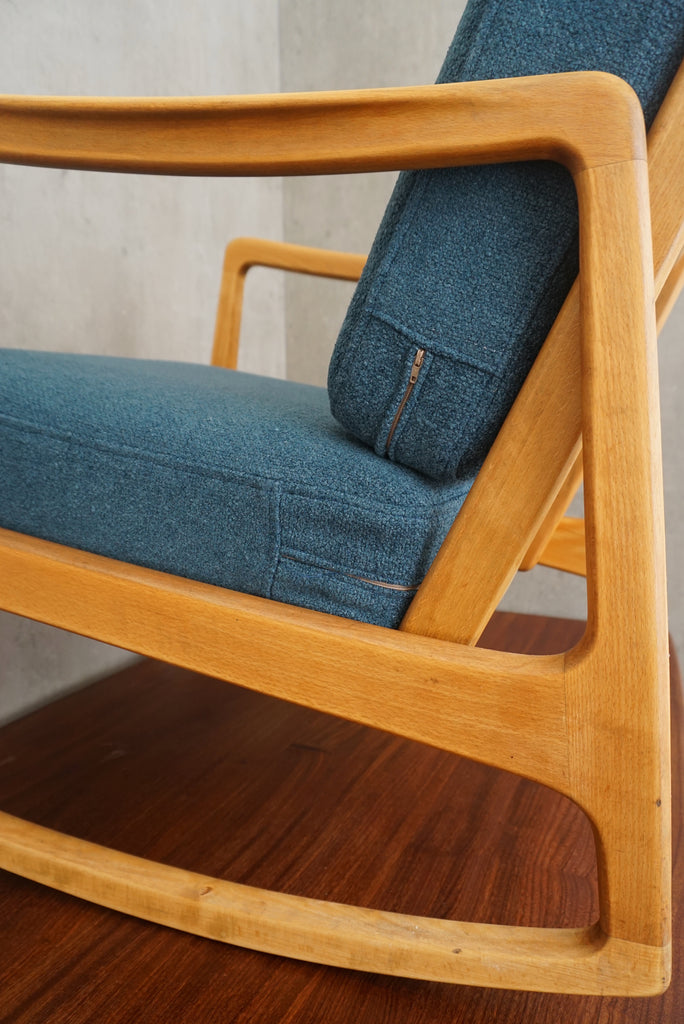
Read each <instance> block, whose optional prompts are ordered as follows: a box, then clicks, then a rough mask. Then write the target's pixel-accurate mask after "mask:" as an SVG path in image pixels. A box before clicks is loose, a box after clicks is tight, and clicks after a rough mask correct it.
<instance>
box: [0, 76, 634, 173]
mask: <svg viewBox="0 0 684 1024" xmlns="http://www.w3.org/2000/svg"><path fill="white" fill-rule="evenodd" d="M644 156H645V144H644V139H643V117H642V113H641V107H640V105H639V101H638V99H637V97H636V95H635V94H634V92H633V91H632V89H631V88H630V87H629V86H628V85H627V84H626V83H624V82H623V81H621V80H620V79H618V78H616V77H614V76H612V75H606V74H604V73H602V72H578V73H574V74H561V75H548V76H538V77H532V78H518V79H509V80H504V81H488V82H467V83H459V84H448V85H434V86H419V87H415V88H413V87H411V88H397V89H378V90H358V91H356V90H355V91H342V92H327V93H300V94H291V95H286V94H285V95H274V96H244V97H241V96H236V97H220V98H208V99H194V98H193V99H108V98H102V99H81V98H72V97H62V98H49V97H48V98H46V97H24V96H9V97H4V98H2V99H0V160H2V161H3V162H7V163H23V164H35V165H38V166H54V167H64V168H80V169H90V170H109V171H124V172H137V173H159V174H189V175H193V174H194V175H289V174H330V173H342V172H361V171H379V170H398V169H410V168H417V167H441V166H446V165H452V164H464V163H465V164H468V163H470V164H474V163H483V162H496V161H504V160H523V159H530V158H534V157H538V158H542V159H557V160H560V161H561V162H562V163H564V164H566V165H567V166H568V167H569V168H570V170H571V171H572V172H573V173H577V172H579V171H581V170H582V169H586V168H588V167H595V166H600V165H602V164H605V163H613V162H616V161H621V160H625V159H634V158H639V157H644Z"/></svg>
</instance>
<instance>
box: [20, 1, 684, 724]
mask: <svg viewBox="0 0 684 1024" xmlns="http://www.w3.org/2000/svg"><path fill="white" fill-rule="evenodd" d="M463 6H464V0H457V2H451V3H448V4H447V3H446V2H442V0H438V2H434V3H431V4H430V5H428V6H426V5H418V4H397V3H396V0H376V2H375V3H374V4H372V5H369V4H367V3H366V2H363V3H362V2H361V0H346V2H345V3H344V4H340V3H338V2H337V0H279V2H278V0H250V2H249V3H247V2H245V0H223V3H221V4H217V3H215V2H214V0H199V2H198V3H197V4H194V5H192V6H191V7H185V6H183V5H181V4H180V3H179V2H178V0H161V2H155V3H152V2H151V0H147V2H138V0H136V2H135V3H134V2H133V0H120V2H119V3H117V4H115V5H101V4H97V5H89V4H88V3H87V2H86V0H62V2H61V3H60V4H59V5H56V6H54V5H50V4H49V3H48V2H47V0H44V2H42V3H40V2H38V3H35V4H31V5H28V4H23V5H21V4H16V5H15V4H14V3H12V2H11V0H0V67H1V68H2V69H3V72H2V77H1V79H0V90H2V91H5V92H11V91H16V92H46V93H55V92H57V93H59V92H63V93H82V92H85V93H97V92H100V93H104V94H107V93H109V94H115V93H123V94H135V93H138V94H139V93H149V94H160V95H161V94H167V95H169V94H173V93H188V92H189V93H195V94H201V93H226V92H259V91H278V90H283V91H289V90H307V89H336V88H345V87H354V86H384V85H399V84H412V83H422V82H430V81H432V80H433V79H434V77H435V74H436V72H437V70H438V68H439V66H440V63H441V61H442V58H443V55H444V52H445V50H446V46H447V44H448V41H449V40H450V38H451V36H452V34H453V31H454V28H455V25H456V23H457V21H458V18H459V17H460V14H461V11H462V9H463ZM217 41H220V43H219V44H217ZM84 177H85V176H83V175H77V174H65V175H61V176H58V177H57V180H56V181H55V175H54V174H50V173H48V172H42V171H26V170H20V169H14V168H5V169H4V170H0V210H1V211H2V214H1V216H2V231H3V244H2V247H1V249H0V323H1V325H2V338H3V344H17V345H34V346H36V347H51V348H58V349H72V350H73V349H81V348H83V349H88V350H89V351H105V350H106V351H110V352H118V353H119V354H122V355H134V354H135V355H145V356H149V355H159V356H162V355H163V356H168V357H170V358H178V359H186V358H187V359H199V360H205V359H206V358H207V356H208V351H209V345H210V339H211V320H212V317H213V309H214V304H215V294H216V289H217V283H218V270H219V266H220V258H221V255H220V254H221V248H222V246H223V244H224V242H225V240H226V239H227V238H229V237H232V236H234V235H236V234H240V233H249V234H261V235H264V236H267V237H271V238H278V237H282V236H284V237H285V238H287V239H288V240H290V241H295V242H301V243H305V244H312V245H322V246H329V247H332V248H340V249H346V250H351V251H366V250H367V248H368V246H369V245H370V242H371V240H372V238H373V235H374V233H375V229H376V227H377V223H378V221H379V219H380V216H381V214H382V210H383V208H384V205H385V202H386V199H387V196H388V194H389V191H390V189H391V187H392V181H393V176H392V175H375V176H372V175H360V176H345V177H342V178H335V179H331V178H307V179H290V180H288V181H286V182H285V183H284V184H283V183H281V182H259V181H256V182H255V181H251V182H227V183H221V182H204V181H199V182H192V181H190V182H188V181H183V182H181V181H176V180H171V181H161V182H160V181H159V180H158V179H157V180H156V181H154V182H152V181H151V180H150V179H131V178H128V179H121V178H120V179H116V178H115V179H105V178H102V179H98V178H94V177H91V176H89V177H88V180H87V182H86V181H84V180H83V179H84ZM38 268H42V269H38ZM250 278H251V280H250V284H249V285H248V302H249V298H250V295H251V296H252V302H251V306H250V310H251V311H250V312H249V314H248V319H249V318H251V323H248V324H247V325H246V337H245V341H244V349H243V351H244V353H245V357H244V360H243V362H242V365H243V367H244V368H245V369H253V370H256V371H258V372H269V373H276V374H280V373H282V372H283V370H284V368H285V338H284V334H283V312H284V321H285V325H286V330H287V346H286V348H287V373H288V376H290V377H292V378H294V379H298V380H304V381H308V382H311V383H323V382H324V380H325V374H326V370H327V364H328V359H329V356H330V351H331V348H332V345H333V343H334V339H335V336H336V333H337V330H338V327H339V324H340V322H341V319H342V317H343V315H344V310H345V308H346V304H347V302H348V299H349V295H350V292H351V286H347V285H343V284H340V283H336V282H325V281H316V280H314V279H310V278H297V277H291V276H289V275H279V274H276V273H272V272H265V271H261V272H254V274H253V276H252V275H250ZM58 325H59V326H58ZM683 331H684V303H682V302H680V304H679V307H678V308H677V309H676V310H675V313H674V314H673V317H672V319H671V321H670V324H669V325H668V327H667V329H666V331H665V332H664V335H663V338H662V339H661V372H662V380H663V384H662V395H663V424H664V448H665V473H666V508H667V519H668V548H669V560H670V615H671V628H672V632H673V634H674V636H675V639H676V640H677V642H678V645H679V648H680V650H682V651H684V573H683V572H682V569H683V567H684V517H683V516H682V513H681V509H682V507H683V506H684V473H683V472H682V469H683V468H684V467H683V465H682V446H681V443H680V438H681V436H682V420H681V412H680V395H681V386H682V385H681V382H682V381H683V380H684V346H683V345H682V344H681V341H682V333H683ZM504 606H505V607H508V608H515V609H518V610H529V611H539V612H545V613H551V614H560V615H563V614H566V615H574V616H577V617H580V616H581V615H583V613H584V606H585V600H584V584H583V581H580V580H577V579H573V578H571V577H566V576H564V575H561V574H557V573H552V572H551V571H549V570H543V569H542V570H535V572H533V573H530V574H526V575H524V576H519V577H518V579H517V580H516V582H515V583H514V585H513V587H512V588H511V590H510V591H509V594H508V595H507V596H506V599H505V601H504ZM0 652H1V653H2V658H3V666H4V671H3V676H2V686H1V688H0V717H3V716H4V717H8V716H10V715H12V714H16V713H18V712H19V711H20V710H21V709H22V708H24V707H28V706H31V705H32V704H33V703H35V702H37V701H40V700H42V699H44V698H45V696H46V695H48V694H49V693H50V694H51V693H54V692H57V691H58V690H59V689H60V688H64V687H69V686H71V685H75V684H77V683H78V682H79V681H81V680H83V679H85V678H92V677H93V676H94V675H97V674H99V673H102V672H104V671H107V670H109V669H110V668H111V666H112V665H115V664H117V663H118V660H119V658H120V655H119V653H118V652H112V651H111V650H109V649H107V648H104V647H101V646H100V645H95V644H90V643H89V642H88V641H84V640H80V639H78V638H73V637H69V636H66V635H64V634H60V633H58V632H57V631H53V630H48V629H47V628H46V627H38V626H34V625H32V624H27V623H24V622H22V621H20V620H16V619H13V618H11V617H9V616H5V617H4V618H0Z"/></svg>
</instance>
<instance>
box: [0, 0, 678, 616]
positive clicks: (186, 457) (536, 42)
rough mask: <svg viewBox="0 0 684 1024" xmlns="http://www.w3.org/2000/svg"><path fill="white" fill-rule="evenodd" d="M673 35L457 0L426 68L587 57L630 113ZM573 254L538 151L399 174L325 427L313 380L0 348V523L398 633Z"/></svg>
mask: <svg viewBox="0 0 684 1024" xmlns="http://www.w3.org/2000/svg"><path fill="white" fill-rule="evenodd" d="M683 48H684V0H676V2H675V0H651V2H648V3H646V2H644V3H640V2H636V0H535V2H534V3H532V2H530V0H472V2H471V3H470V4H469V5H468V7H467V10H466V13H465V16H464V18H463V22H462V25H461V27H460V28H459V31H458V33H457V35H456V38H455V40H454V43H453V45H452V47H451V50H450V51H449V54H448V57H447V61H446V64H445V67H444V71H443V73H442V79H443V80H452V79H459V78H460V79H475V78H492V77H497V76H507V75H521V74H533V73H539V72H550V71H567V70H574V69H581V68H602V69H605V70H609V71H615V72H617V73H618V74H621V75H623V76H624V77H626V78H627V79H628V80H629V81H630V82H632V84H633V85H634V87H635V88H636V89H637V91H638V93H639V95H640V97H641V100H642V102H643V104H644V107H645V111H646V115H647V117H648V119H649V120H650V119H651V118H652V117H653V114H654V111H655V109H656V108H657V106H658V104H659V102H660V101H661V99H662V97H663V95H664V93H665V90H666V88H667V85H668V84H669V81H670V79H671V78H672V77H673V74H674V72H675V70H676V67H677V66H678V64H679V62H680V61H681V58H682V49H683ZM576 249H577V246H576V209H575V200H574V195H573V189H572V184H571V181H570V179H569V177H568V175H567V173H566V172H565V171H564V170H562V169H561V168H559V167H557V166H555V165H552V164H547V163H543V164H539V163H538V164H518V165H506V166H501V167H485V168H478V167H471V168H466V169H461V170H454V169H446V170H437V171H431V172H427V173H424V172H417V173H412V174H407V175H402V177H401V178H400V181H399V184H398V186H397V190H396V192H395V194H394V197H393V199H392V201H391V203H390V206H389V209H388V211H387V215H386V217H385V219H384V221H383V224H382V226H381V228H380V233H379V235H378V239H377V241H376V244H375V246H374V248H373V252H372V254H371V257H370V260H369V263H368V268H367V270H366V272H365V273H364V276H363V278H362V280H361V282H360V284H359V288H358V290H357V292H356V295H355V297H354V300H353V302H352V305H351V308H350V311H349V315H348V317H347V320H346V322H345V325H344V328H343V330H342V333H341V335H340V339H339V342H338V345H337V347H336V351H335V354H334V358H333V362H332V365H331V372H330V388H329V391H330V401H331V402H332V408H333V411H334V413H335V416H336V417H337V418H338V420H339V423H338V422H336V420H335V419H333V417H332V416H331V413H330V409H329V402H328V394H327V393H326V391H325V390H324V389H320V388H311V387H305V386H302V385H297V384H293V383H288V382H283V381H274V380H269V379H261V378H258V377H253V376H250V375H246V374H239V373H234V372H231V371H227V370H221V369H217V368H211V367H199V366H191V365H188V364H174V363H161V362H144V361H132V360H127V359H108V358H102V357H87V356H71V355H54V354H47V353H41V352H19V351H15V350H7V349H6V350H0V526H2V527H5V528H7V529H11V530H18V531H20V532H22V533H27V534H31V535H33V536H36V537H40V538H44V539H47V540H52V541H56V542H58V543H62V544H68V545H71V546H73V547H76V548H80V549H83V550H86V551H92V552H95V553H98V554H101V555H106V556H110V557H113V558H117V559H121V560H123V561H126V562H131V563H134V564H139V565H143V566H148V567H150V568H153V569H159V570H163V571H166V572H171V573H175V574H178V575H180V576H184V577H188V578H191V579H196V580H200V581H204V582H207V583H212V584H216V585H218V586H222V587H228V588H231V589H234V590H238V591H242V592H245V593H249V594H257V595H261V596H264V597H270V598H274V599H276V600H279V601H285V602H289V603H292V604H296V605H301V606H304V607H308V608H313V609H317V610H320V611H323V612H332V613H335V614H339V615H344V616H348V617H351V618H355V619H359V620H362V621H368V622H374V623H378V624H381V625H385V626H397V625H398V624H399V622H400V620H401V617H402V615H403V613H404V611H405V610H406V607H407V605H408V603H409V601H410V599H411V596H412V594H413V592H414V590H415V588H416V587H417V585H418V584H419V583H420V582H421V580H422V578H423V577H424V575H425V573H426V571H427V569H428V567H429V565H430V563H431V561H432V559H433V558H434V555H435V553H436V551H437V550H438V548H439V545H440V543H441V542H442V540H443V538H444V536H445V535H446V533H447V530H448V528H449V525H450V524H451V522H452V521H453V519H454V517H455V516H456V514H457V513H458V511H459V509H460V507H461V505H462V503H463V501H464V499H465V496H466V494H467V492H468V489H469V488H470V486H471V484H472V480H473V478H474V474H475V473H476V471H477V469H478V467H479V466H480V464H481V462H482V460H483V458H484V455H485V453H486V451H487V449H488V447H489V445H490V444H491V442H492V440H493V438H494V436H495V434H496V432H497V430H498V428H499V425H500V423H501V421H502V419H503V417H504V415H505V413H506V411H507V410H508V408H509V406H510V405H511V403H512V401H513V398H514V396H515V394H516V392H517V390H518V388H519V387H520V384H521V383H522V380H523V379H524V376H525V374H526V373H527V371H528V369H529V367H530V365H531V363H532V361H533V359H534V356H535V354H536V352H537V350H538V348H539V346H540V344H541V342H542V340H543V338H544V336H545V335H546V333H547V331H548V329H549V327H550V325H551V323H552V321H553V318H554V317H555V315H556V312H557V310H558V308H559V306H560V304H561V302H562V299H563V296H564V294H565V292H566V291H567V289H568V286H569V284H570V282H571V281H572V279H573V277H574V275H575V273H576V270H577V254H576ZM417 355H418V358H416V357H417ZM412 377H415V384H414V386H412V387H409V381H410V379H411V378H412ZM340 424H341V425H340ZM390 435H391V438H390ZM388 438H390V440H389V444H388ZM386 452H387V454H388V455H389V458H385V457H384V456H385V453H386ZM378 456H380V457H378Z"/></svg>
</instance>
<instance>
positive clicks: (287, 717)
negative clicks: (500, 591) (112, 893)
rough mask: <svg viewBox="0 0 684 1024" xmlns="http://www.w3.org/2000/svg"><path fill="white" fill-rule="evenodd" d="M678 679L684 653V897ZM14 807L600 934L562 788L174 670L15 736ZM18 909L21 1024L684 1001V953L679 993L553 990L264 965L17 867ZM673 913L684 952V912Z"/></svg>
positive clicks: (285, 870) (163, 669)
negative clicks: (34, 878) (598, 994)
mask: <svg viewBox="0 0 684 1024" xmlns="http://www.w3.org/2000/svg"><path fill="white" fill-rule="evenodd" d="M582 630H583V626H582V624H579V623H568V622H565V623H564V622H561V621H558V620H544V619H535V618H529V617H523V616H516V615H513V614H510V613H509V614H506V615H499V616H497V617H496V619H495V621H494V622H493V624H492V626H491V627H490V628H489V629H488V632H487V636H486V638H485V639H486V643H487V645H488V646H491V647H497V646H498V647H504V648H512V649H517V650H518V651H523V652H540V653H541V652H544V653H552V652H555V651H560V650H563V649H565V648H567V647H568V646H569V645H571V644H572V643H574V642H576V641H577V640H578V639H579V637H580V636H581V633H582ZM680 685H681V684H680V681H679V678H678V675H677V672H676V662H673V698H674V715H673V722H674V730H673V738H674V743H673V755H674V760H675V765H676V770H675V801H674V811H675V819H674V820H675V831H674V840H675V890H674V892H675V903H676V905H677V906H678V907H681V906H682V899H684V870H683V869H684V861H683V858H682V856H681V852H682V829H681V822H682V803H681V785H680V783H681V779H682V777H683V773H682V703H681V690H680ZM0 800H1V801H2V803H1V806H2V808H3V810H7V811H10V812H12V813H15V814H23V815H25V816H26V817H29V818H31V819H32V820H36V821H40V822H41V823H43V824H45V825H49V826H54V827H58V828H61V829H64V830H66V831H72V832H74V833H76V834H79V835H82V836H84V837H86V838H88V839H90V840H93V841H96V842H102V843H108V844H113V845H118V846H120V847H121V848H123V849H125V850H127V851H130V852H131V853H134V854H138V855H143V856H150V857H155V858H160V859H163V860H165V861H167V862H168V863H173V864H178V865H180V866H182V867H188V866H193V867H195V868H199V869H200V870H202V871H206V872H208V873H211V874H217V875H222V876H223V877H230V878H235V879H238V880H240V881H243V882H248V883H251V884H255V885H261V886H273V887H276V888H280V889H283V890H284V891H286V892H293V893H308V894H309V895H312V896H316V897H319V898H331V899H338V900H343V901H352V902H359V903H362V904H366V905H369V906H381V907H383V908H386V909H390V910H396V911H403V912H410V913H429V914H439V915H442V914H444V915H445V916H452V917H463V918H472V919H473V920H488V921H495V922H500V923H504V924H518V925H521V924H524V925H548V926H565V927H581V926H583V925H585V924H587V923H589V922H590V921H591V920H592V919H593V918H594V916H595V914H596V898H597V897H596V878H595V870H596V869H595V860H594V853H593V843H592V837H591V830H590V828H589V825H588V822H587V821H586V819H585V818H584V816H583V815H582V814H581V813H580V812H579V811H578V810H577V808H576V807H575V806H574V805H572V804H571V803H570V802H569V801H567V800H566V799H565V798H563V797H561V796H559V795H558V794H555V793H553V792H552V791H550V790H548V789H545V788H544V787H541V786H538V785H535V784H533V783H530V782H527V781H525V780H522V779H519V778H516V777H515V776H512V775H509V774H508V773H505V772H500V771H497V770H495V769H491V768H488V767H485V766H482V765H477V764H475V763H473V762H470V761H466V760H463V759H460V758H458V757H455V756H453V755H449V754H446V753H445V752H441V751H437V750H434V749H432V748H428V747H424V746H422V745H420V744H415V743H412V742H410V741H407V740H400V739H398V738H396V737H392V736H390V735H388V734H386V733H381V732H376V731H374V730H371V729H368V728H366V727H364V726H358V725H354V724H352V723H349V722H343V721H341V720H339V719H334V718H331V717H329V716H326V715H322V714H320V713H318V712H314V711H311V710H308V709H303V708H297V707H295V706H293V705H289V704H285V703H283V702H280V701H277V700H274V699H273V698H269V697H264V696H262V695H259V694H254V693H250V692H248V691H245V690H241V689H239V688H234V687H229V686H226V685H225V684H222V683H218V682H216V681H214V680H211V679H208V678H206V677H202V676H199V675H196V674H193V673H189V672H185V671H183V670H180V669H175V668H172V667H168V666H162V665H159V664H155V663H149V662H144V663H142V664H141V665H140V666H139V667H137V668H134V669H131V670H128V671H126V672H125V673H122V674H119V675H117V676H114V677H112V678H111V679H109V680H106V681H103V682H101V683H99V684H96V685H95V686H92V687H89V688H88V689H85V690H83V691H81V692H80V693H77V694H74V695H72V696H70V697H68V698H65V699H64V700H62V701H60V702H59V703H57V704H54V705H51V706H49V707H47V708H45V709H43V710H41V711H39V712H36V713H35V714H33V715H30V716H28V717H26V718H25V719H23V720H21V721H18V722H16V723H13V724H12V725H10V726H6V727H5V728H4V729H3V730H2V731H0ZM389 838H391V843H390V842H389V841H388V839H389ZM454 865H457V869H456V870H454ZM0 908H1V913H0V943H1V945H2V951H3V955H2V957H1V958H0V992H2V1002H1V1005H0V1021H2V1022H3V1024H10V1022H11V1024H62V1022H66V1021H69V1024H86V1022H87V1024H91V1022H92V1021H93V1020H107V1022H108V1024H132V1022H133V1021H136V1022H139V1024H162V1022H163V1024H168V1021H170V1020H182V1021H184V1022H187V1024H209V1022H213V1021H217V1022H218V1021H224V1020H230V1021H236V1022H241V1024H247V1022H250V1024H251V1022H254V1021H259V1024H276V1022H277V1024H303V1022H308V1021H318V1020H325V1021H326V1024H338V1022H339V1024H348V1022H349V1021H350V1020H354V1021H355V1022H358V1024H384V1022H387V1024H389V1022H391V1024H402V1022H404V1021H406V1022H407V1024H408V1022H410V1024H437V1022H444V1024H446V1022H449V1024H466V1022H467V1024H491V1022H492V1021H494V1020H496V1021H497V1024H520V1022H521V1021H534V1022H535V1024H571V1022H572V1024H596V1022H600V1024H678V1021H679V1019H680V1016H679V1014H680V1010H681V1006H682V1004H683V1003H684V974H683V972H682V971H681V969H680V962H679V958H675V972H674V977H673V983H672V986H671V988H670V990H669V991H668V992H667V993H665V995H663V996H660V997H654V998H649V999H616V998H603V999H602V998H594V997H580V996H552V995H542V994H531V993H520V992H518V993H516V992H506V991H494V990H482V989H474V988H468V987H463V988H461V987H453V986H445V985H436V984H430V983H424V982H416V981H409V980H403V979H397V978H394V979H389V978H386V977H382V976H372V975H368V974H365V973H363V972H345V971H340V970H336V969H334V968H323V967H316V966H314V965H309V964H303V963H297V962H295V961H291V960H285V959H281V958H278V957H273V956H269V955H266V954H259V953H252V952H249V951H246V950H242V949H238V948H235V947H227V946H223V945H222V944H219V943H212V942H207V941H203V940H200V939H194V938H193V937H192V936H187V935H182V934H180V933H177V932H174V931H172V930H169V929H165V928H161V927H158V926H155V925H148V924H145V923H143V922H140V921H136V920H134V919H132V918H126V917H123V916H121V915H118V914H115V913H113V912H111V911H107V910H103V909H101V908H97V907H94V906H91V905H89V904H86V903H84V902H82V901H79V900H75V899H73V898H71V897H67V896H64V895H62V894H60V893H57V892H53V891H50V890H46V889H44V888H42V887H40V886H37V885H35V884H34V883H31V882H27V881H25V880H23V879H21V878H18V877H16V876H13V875H9V874H7V873H0ZM675 921H676V932H675V941H676V945H677V948H679V949H681V948H682V947H681V943H682V940H683V939H684V915H682V914H681V913H680V914H679V915H678V916H676V918H675Z"/></svg>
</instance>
